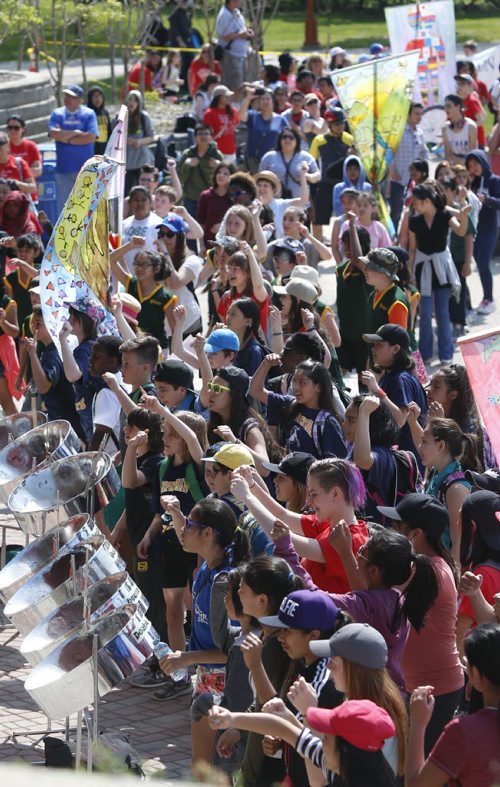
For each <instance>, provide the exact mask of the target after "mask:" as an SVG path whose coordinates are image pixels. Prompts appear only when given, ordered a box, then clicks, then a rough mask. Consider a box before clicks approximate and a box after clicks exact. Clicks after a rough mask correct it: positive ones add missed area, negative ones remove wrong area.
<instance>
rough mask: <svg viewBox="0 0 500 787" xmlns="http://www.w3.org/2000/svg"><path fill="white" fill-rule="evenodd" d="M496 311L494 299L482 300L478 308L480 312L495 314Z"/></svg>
mask: <svg viewBox="0 0 500 787" xmlns="http://www.w3.org/2000/svg"><path fill="white" fill-rule="evenodd" d="M494 311H495V303H494V301H481V303H480V304H479V306H478V307H477V309H476V312H477V313H478V314H493V312H494Z"/></svg>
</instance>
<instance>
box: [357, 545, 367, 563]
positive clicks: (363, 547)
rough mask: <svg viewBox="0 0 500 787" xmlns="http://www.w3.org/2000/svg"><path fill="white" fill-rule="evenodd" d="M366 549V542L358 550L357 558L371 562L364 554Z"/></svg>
mask: <svg viewBox="0 0 500 787" xmlns="http://www.w3.org/2000/svg"><path fill="white" fill-rule="evenodd" d="M365 550H366V544H361V546H360V548H359V549H358V551H357V554H356V558H358V557H360V558H361V560H366V562H367V563H369V562H370V560H369V558H367V557H366V555H365V554H364V552H365Z"/></svg>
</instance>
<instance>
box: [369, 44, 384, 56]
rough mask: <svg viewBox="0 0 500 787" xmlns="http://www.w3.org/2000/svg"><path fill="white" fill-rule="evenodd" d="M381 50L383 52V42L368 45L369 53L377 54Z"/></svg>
mask: <svg viewBox="0 0 500 787" xmlns="http://www.w3.org/2000/svg"><path fill="white" fill-rule="evenodd" d="M381 52H385V46H384V45H383V44H378V43H375V44H372V45H371V47H370V55H379V54H380V53H381Z"/></svg>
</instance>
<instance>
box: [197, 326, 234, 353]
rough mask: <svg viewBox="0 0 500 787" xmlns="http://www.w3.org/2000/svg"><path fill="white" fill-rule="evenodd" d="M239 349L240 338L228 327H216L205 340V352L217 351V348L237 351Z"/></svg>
mask: <svg viewBox="0 0 500 787" xmlns="http://www.w3.org/2000/svg"><path fill="white" fill-rule="evenodd" d="M239 349H240V340H239V339H238V337H237V335H236V334H235V332H234V331H231V330H230V328H218V329H217V330H216V331H212V333H211V334H210V336H209V337H208V339H207V340H206V342H205V352H206V353H218V352H219V350H233V351H234V352H236V353H237V352H238V351H239Z"/></svg>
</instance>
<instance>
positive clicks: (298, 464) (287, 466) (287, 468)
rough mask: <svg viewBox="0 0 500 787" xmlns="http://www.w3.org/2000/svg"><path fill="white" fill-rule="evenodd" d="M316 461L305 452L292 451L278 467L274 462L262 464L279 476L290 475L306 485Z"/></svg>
mask: <svg viewBox="0 0 500 787" xmlns="http://www.w3.org/2000/svg"><path fill="white" fill-rule="evenodd" d="M314 461H316V460H315V458H314V456H313V455H312V454H307V453H305V451H292V453H291V454H287V456H285V457H284V458H283V459H282V460H281V462H280V463H279V464H277V465H275V464H273V463H272V462H262V467H265V468H266V470H270V472H271V473H277V474H278V475H288V476H290V478H293V479H295V481H299V482H300V483H301V484H304V485H305V483H306V481H307V473H308V472H309V468H310V467H311V465H312V463H313V462H314Z"/></svg>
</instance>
